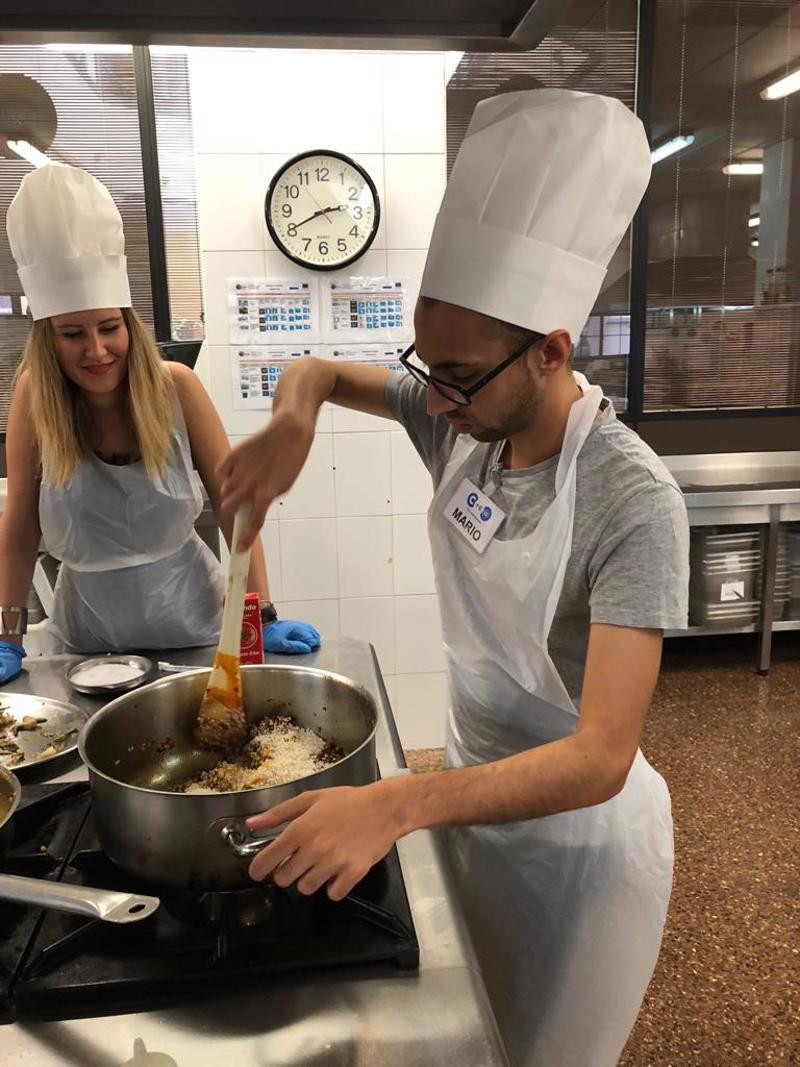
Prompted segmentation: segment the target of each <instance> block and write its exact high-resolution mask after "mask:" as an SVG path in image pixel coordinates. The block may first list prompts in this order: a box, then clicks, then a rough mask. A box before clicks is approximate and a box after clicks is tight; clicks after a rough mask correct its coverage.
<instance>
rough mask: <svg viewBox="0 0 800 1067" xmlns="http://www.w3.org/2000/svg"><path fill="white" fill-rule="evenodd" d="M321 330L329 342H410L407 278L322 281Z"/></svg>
mask: <svg viewBox="0 0 800 1067" xmlns="http://www.w3.org/2000/svg"><path fill="white" fill-rule="evenodd" d="M320 300H321V308H320V313H321V333H322V340H323V341H325V342H328V343H329V344H337V343H338V344H342V343H344V342H347V341H355V342H367V343H369V342H372V341H385V342H388V341H396V342H402V341H408V340H410V338H411V335H412V333H413V322H412V317H413V310H414V309H413V307H410V306H409V296H408V279H407V278H364V277H350V278H338V279H335V280H334V279H331V280H330V281H324V282H323V283H322V292H321V294H320Z"/></svg>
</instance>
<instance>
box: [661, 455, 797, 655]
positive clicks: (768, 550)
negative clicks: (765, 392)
mask: <svg viewBox="0 0 800 1067" xmlns="http://www.w3.org/2000/svg"><path fill="white" fill-rule="evenodd" d="M663 458H664V462H665V463H666V464H667V466H668V467H669V469H670V470H671V472H672V474H673V476H674V477H675V480H676V481H677V483H678V485H679V486H680V487H681V490H682V492H683V496H684V500H685V501H686V507H687V510H688V512H689V525H690V526H692V527H697V526H761V527H762V528H764V529H765V531H766V540H765V551H764V560H763V565H762V573H761V618H760V620H759V622H758V623H749V624H747V625H739V626H730V627H728V626H689V627H688V628H687V629H686V630H673V631H669V632H668V633H667V635H666V636H667V637H703V636H710V635H712V634H757V635H758V655H757V669H758V671H759V673H761V674H766V673H767V671H768V670H769V665H770V656H771V650H772V634H773V633H780V632H785V631H800V619H773V609H774V604H775V574H776V564H777V557H778V538H779V533H780V528H781V526H782V525H783V524H784V523H789V522H800V452H728V453H724V454H719V455H706V456H665V457H663Z"/></svg>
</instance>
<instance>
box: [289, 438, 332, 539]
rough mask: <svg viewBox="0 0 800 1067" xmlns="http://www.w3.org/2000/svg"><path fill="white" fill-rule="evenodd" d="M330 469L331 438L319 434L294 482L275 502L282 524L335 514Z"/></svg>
mask: <svg viewBox="0 0 800 1067" xmlns="http://www.w3.org/2000/svg"><path fill="white" fill-rule="evenodd" d="M333 466H334V461H333V435H332V434H329V433H318V434H317V435H316V436H315V438H314V442H313V444H312V445H311V451H310V452H309V453H308V459H307V460H306V464H305V466H304V467H303V469H302V470H301V471H300V475H299V477H298V479H297V481H296V482H295V483H294V485H293V486H292V488H291V489H290V490H289V492H288V493H287V494H286V496H283V497H281V498H280V499H279V500H278V516H279V517H280V519H281V521H283V520H284V519H321V518H327V517H329V516H333V515H335V514H336V496H335V492H334V471H333Z"/></svg>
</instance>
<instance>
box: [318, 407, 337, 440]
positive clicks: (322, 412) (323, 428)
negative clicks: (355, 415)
mask: <svg viewBox="0 0 800 1067" xmlns="http://www.w3.org/2000/svg"><path fill="white" fill-rule="evenodd" d="M336 410H338V409H337V407H336V405H335V404H323V405H322V407H321V408H320V409H319V414H318V415H317V430H316V432H317V433H332V432H333V413H334V411H336Z"/></svg>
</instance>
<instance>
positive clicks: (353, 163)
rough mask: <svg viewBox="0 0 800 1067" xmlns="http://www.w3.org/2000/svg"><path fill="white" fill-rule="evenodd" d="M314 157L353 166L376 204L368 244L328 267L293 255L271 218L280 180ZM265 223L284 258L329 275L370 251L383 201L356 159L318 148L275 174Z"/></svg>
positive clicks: (296, 158)
mask: <svg viewBox="0 0 800 1067" xmlns="http://www.w3.org/2000/svg"><path fill="white" fill-rule="evenodd" d="M313 156H332V157H333V158H334V159H340V160H341V161H342V162H343V163H347V164H348V166H351V167H353V169H354V170H357V171H358V173H359V174H360V175H361V177H362V178H363V179H364V181H365V182H366V183H367V185H368V186H369V188H370V191H371V192H372V200H373V203H374V204H375V216H374V219H373V223H372V232H371V233H370V235H369V238H368V240H367V242H366V244H365V245H364V246H363V247H362V248H360V249H359V251H358V252H357V253H356V254H355V255H354V256H351V257H350V258H349V259H346V260H343V262H341V263H334V264H331V265H330V266H326V265H324V264H321V263H320V264H318V263H307V262H306V261H305V260H304V259H300V258H299V256H294V255H292V253H291V252H290V251H289V250H288V249H287V248H286V247H285V246H284V244H283V241H282V240H281V238H280V237H279V236H278V234H277V233H276V232H275V228H274V226H273V225H272V220H271V218H270V204H271V201H272V197H273V194H274V192H275V187H276V186H277V184H278V182H279V181H280V179H281V178H282V177H283V175H284V174H285V173H286V172H287V171H288V170H289V169H290V168H291V167H293V166H295V165H296V164H297V163H300V162H302V161H303V160H304V159H309V158H312V157H313ZM264 221H265V222H266V224H267V230H268V231H269V235H270V237H271V238H272V240H273V241H274V242H275V244H276V245H277V247H278V249H279V250H280V252H281V253H282V254H283V255H284V256H286V258H287V259H290V260H291V261H292V262H293V263H297V264H298V266H300V267H305V268H306V270H316V271H321V272H323V273H327V272H329V271H334V270H343V269H344V268H345V267H349V266H350V264H351V263H355V261H356V260H357V259H361V257H362V256H363V255H364V253H365V252H367V251H368V249H369V248H370V247H371V245H372V242H373V241H374V240H375V238H376V236H377V234H378V227H379V226H380V223H381V201H380V197H379V196H378V190H377V189H376V187H375V182H374V181H373V180H372V178H371V177H370V176H369V174H368V173H367V171H366V170H365V169H364V168H363V167H362V166H361V164H360V163H356V161H355V160H354V159H352V158H351V157H350V156H346V155H345V154H344V153H343V152H335V151H333V149H330V148H317V149H314V150H313V151H306V152H300V153H298V155H296V156H292V158H291V159H287V160H286V162H285V163H284V164H283V166H282V167H281V168H280V169H279V170H277V171H276V172H275V174H273V176H272V180H271V181H270V183H269V187H268V189H267V193H266V196H265V197H264Z"/></svg>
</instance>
